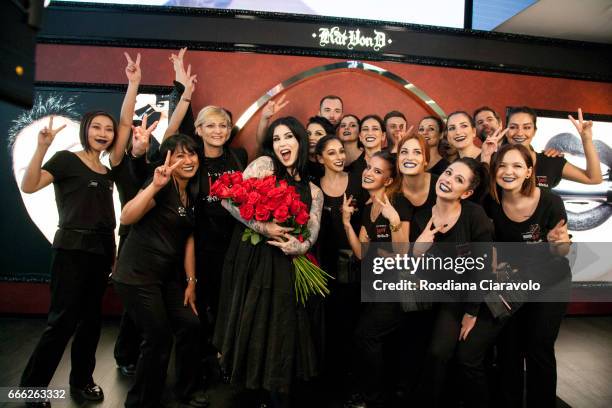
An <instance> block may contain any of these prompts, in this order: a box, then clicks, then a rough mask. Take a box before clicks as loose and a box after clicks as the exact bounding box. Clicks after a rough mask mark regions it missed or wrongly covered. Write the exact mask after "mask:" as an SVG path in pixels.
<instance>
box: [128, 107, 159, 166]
mask: <svg viewBox="0 0 612 408" xmlns="http://www.w3.org/2000/svg"><path fill="white" fill-rule="evenodd" d="M147 116H148V115H145V116H144V117H143V118H142V123H141V125H140V126H134V125H132V156H135V157H139V156H142V155H143V154H145V153H146V152H147V150H148V149H149V140H150V139H151V133H153V131H154V130H155V128H156V127H157V123H158V122H157V121H155V122H153V124H152V125H151V126H149V127H147Z"/></svg>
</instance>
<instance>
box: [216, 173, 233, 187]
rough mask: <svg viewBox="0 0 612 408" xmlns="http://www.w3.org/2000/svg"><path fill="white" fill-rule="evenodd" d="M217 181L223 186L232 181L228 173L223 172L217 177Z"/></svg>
mask: <svg viewBox="0 0 612 408" xmlns="http://www.w3.org/2000/svg"><path fill="white" fill-rule="evenodd" d="M218 181H219V183H221V184H223V185H224V186H229V185H231V183H232V179H231V178H230V175H229V174H228V173H223V174H222V175H221V177H219V179H218Z"/></svg>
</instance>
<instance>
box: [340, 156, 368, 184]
mask: <svg viewBox="0 0 612 408" xmlns="http://www.w3.org/2000/svg"><path fill="white" fill-rule="evenodd" d="M367 167H368V163H367V162H366V159H365V152H363V153H361V154H360V155H359V157H358V158H356V159H355V161H353V162H352V163H351V164H349V165H348V166H346V167H345V168H344V170H345V171H347V172H349V173H351V174H353V175H354V176H355V177H358V178H359V179H360V180H361V175H362V174H363V171H364V170H365V169H366V168H367Z"/></svg>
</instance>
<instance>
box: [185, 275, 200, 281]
mask: <svg viewBox="0 0 612 408" xmlns="http://www.w3.org/2000/svg"><path fill="white" fill-rule="evenodd" d="M185 280H186V281H187V283H189V282H193V283H198V278H192V277H191V276H189V277H187V278H186V279H185Z"/></svg>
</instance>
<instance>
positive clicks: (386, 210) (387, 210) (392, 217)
mask: <svg viewBox="0 0 612 408" xmlns="http://www.w3.org/2000/svg"><path fill="white" fill-rule="evenodd" d="M374 202H376V203H377V204H378V205H380V210H381V211H380V212H381V214H382V216H383V217H385V218H386V219H387V220H389V224H391V225H399V224H400V223H401V222H402V220H401V219H400V216H399V214H398V213H397V211H396V210H395V208H393V206H392V205H391V203H390V202H389V197H387V195H386V194H383V199H382V200H381V199H379V198H378V197H374Z"/></svg>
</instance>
